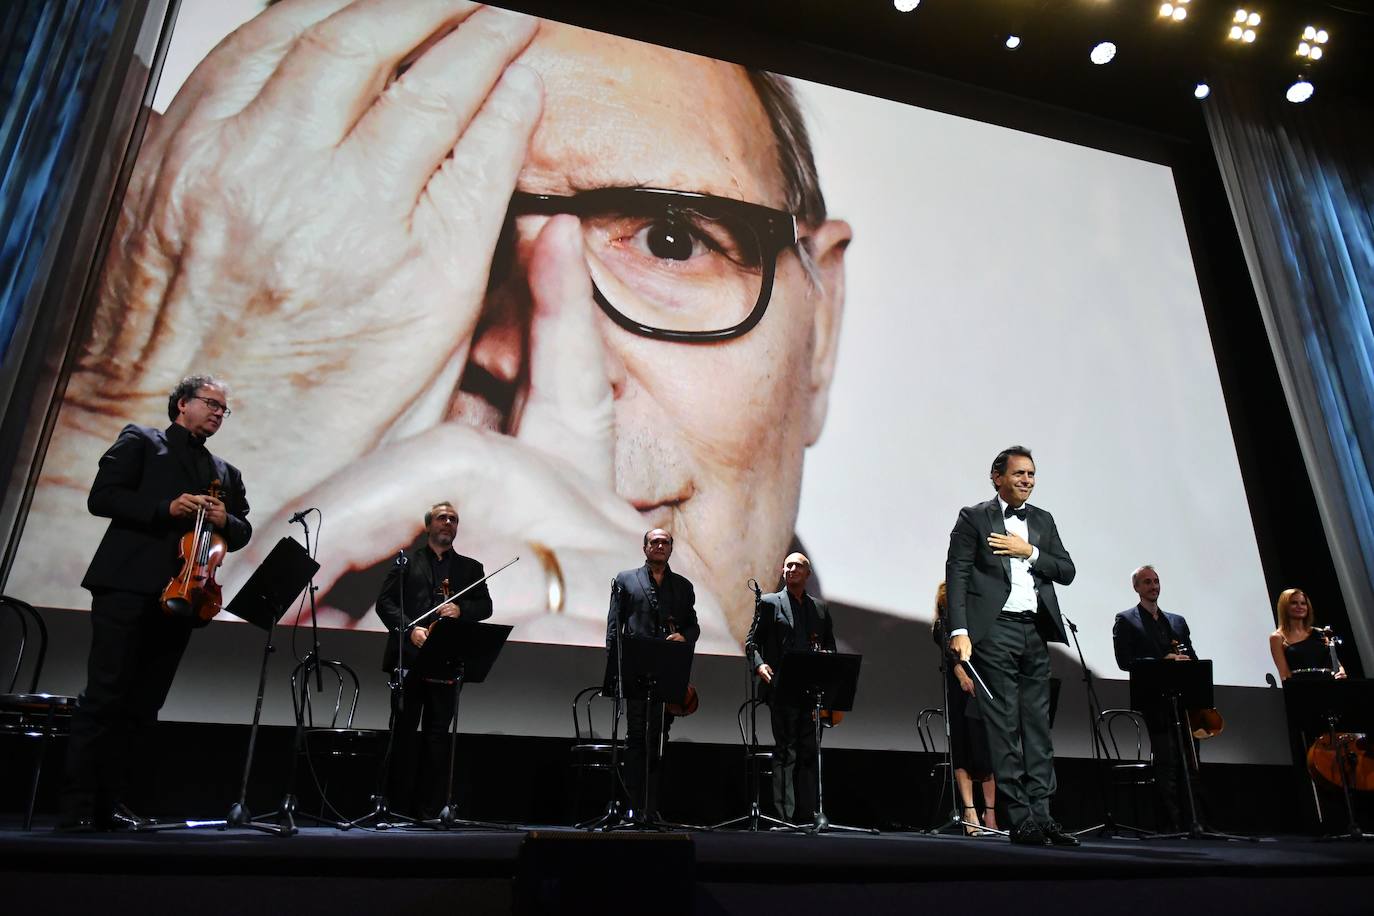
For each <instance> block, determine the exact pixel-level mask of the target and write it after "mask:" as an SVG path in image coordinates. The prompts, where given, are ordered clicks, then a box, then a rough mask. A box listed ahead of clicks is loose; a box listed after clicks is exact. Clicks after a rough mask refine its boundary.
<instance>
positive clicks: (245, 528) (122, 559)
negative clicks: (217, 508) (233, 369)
mask: <svg viewBox="0 0 1374 916" xmlns="http://www.w3.org/2000/svg"><path fill="white" fill-rule="evenodd" d="M169 430H170V427H169V429H168V430H162V429H154V428H153V427H148V426H135V425H133V424H129V425H128V426H126V427H124V429H122V430H121V431H120V433H119V438H118V439H116V440H115V442H114V445H111V446H110V447H109V449H107V450H106V452H105V454H104V455H101V456H100V467H99V469H98V470H97V471H96V474H95V482H94V483H92V484H91V492H90V495H89V496H88V497H87V498H86V507H87V508H88V509H89V510H90V512H91V514H92V515H98V516H100V517H102V518H108V519H109V520H110V525H109V527H108V528H106V529H105V536H104V537H103V538H101V540H100V545H99V546H98V547H96V550H95V556H94V557H92V558H91V565H90V566H89V567H88V568H87V569H86V576H85V578H83V579H82V580H81V586H82V587H83V588H86V589H89V590H91V591H101V590H111V589H117V590H120V591H129V592H139V593H142V594H151V595H156V594H160V593H161V592H162V590H163V589H164V588H166V587H167V583H168V582H169V581H171V578H172V576H173V575H175V574H176V573H177V571H178V570H179V569H180V568H181V563H180V561H179V560H178V559H177V542H178V541H179V540H180V539H181V536H182V535H183V534H185V533H186V532H187V531H189V530H191V527H192V524H193V523H192V521H191V520H189V519H179V518H172V516H171V513H170V508H171V504H172V501H173V500H175V499H176V498H177V497H178V496H180V495H181V494H183V493H195V494H204V493H205V491H206V488H207V487H208V486H209V484H210V481H209V480H206V479H204V476H205V474H206V473H207V472H208V471H209V468H204V467H201V466H198V465H197V463H196V461H195V459H194V458H193V456H192V454H191V452H190V450H189V449H188V448H184V447H175V446H174V445H169V443H168V438H167V437H168V432H169ZM207 454H208V455H209V459H210V465H211V467H212V468H213V473H214V475H215V477H216V478H218V479H219V481H220V486H221V498H222V500H223V502H224V508H225V511H226V513H227V515H228V520H227V522H226V524H225V526H224V529H223V530H221V531H220V532H219V533H220V534H222V535H223V536H224V540H225V543H226V545H227V546H228V548H229V549H230V550H238V549H239V548H241V547H243V546H244V545H245V544H247V543H248V539H249V538H250V537H252V535H253V528H252V526H251V525H249V524H248V519H247V516H248V497H247V494H245V492H244V489H243V477H242V475H240V474H239V471H238V468H236V467H234V466H233V465H232V464H229V463H228V462H226V461H224V460H222V459H220V458H218V457H216V456H215V455H213V454H210V453H208V452H207Z"/></svg>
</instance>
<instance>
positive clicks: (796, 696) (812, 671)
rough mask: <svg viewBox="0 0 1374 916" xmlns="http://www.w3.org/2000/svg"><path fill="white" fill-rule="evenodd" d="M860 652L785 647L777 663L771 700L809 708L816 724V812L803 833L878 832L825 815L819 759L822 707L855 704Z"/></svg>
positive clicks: (837, 708)
mask: <svg viewBox="0 0 1374 916" xmlns="http://www.w3.org/2000/svg"><path fill="white" fill-rule="evenodd" d="M862 664H863V656H862V655H850V654H848V653H841V652H804V651H799V650H796V649H790V650H788V652H787V654H786V655H784V656H783V659H782V664H780V665H778V675H777V677H776V678H775V680H776V682H777V683H776V684H775V685H774V691H775V692H774V694H773V697H774V700H773V701H774V702H775V703H781V704H782V705H784V706H791V707H794V708H799V709H805V708H806V707H810V708H811V715H812V718H813V721H814V725H815V728H816V812H815V817H814V818H813V820H812V822H811V823H810V824H807V825H801V826H798V827H797V828H796V829H798V830H802V831H805V832H806V833H811V834H819V833H828V832H832V831H835V832H841V831H842V832H846V833H877V832H878V831H876V830H873V829H871V828H869V827H849V826H846V825H844V824H833V823H831V822H830V818H828V817H826V815H825V773H824V768H823V766H822V761H821V734H822V732H823V729H824V725H823V723H822V721H821V720H822V716H821V710H822V709H829V710H831V711H833V712H848V711H849V710H851V709H853V708H854V692H855V691H856V690H857V689H858V687H859V668H860V667H861V666H862Z"/></svg>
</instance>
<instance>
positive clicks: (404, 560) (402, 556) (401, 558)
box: [396, 550, 410, 566]
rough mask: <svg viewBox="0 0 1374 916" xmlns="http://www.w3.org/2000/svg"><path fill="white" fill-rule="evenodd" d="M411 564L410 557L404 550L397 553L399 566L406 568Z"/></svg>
mask: <svg viewBox="0 0 1374 916" xmlns="http://www.w3.org/2000/svg"><path fill="white" fill-rule="evenodd" d="M409 562H410V557H408V556H406V552H405V551H404V550H398V551H396V565H397V566H405V565H406V564H408V563H409Z"/></svg>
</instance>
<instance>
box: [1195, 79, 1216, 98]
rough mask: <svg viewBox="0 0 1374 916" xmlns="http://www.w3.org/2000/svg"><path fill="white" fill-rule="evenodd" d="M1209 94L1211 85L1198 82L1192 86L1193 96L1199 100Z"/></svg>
mask: <svg viewBox="0 0 1374 916" xmlns="http://www.w3.org/2000/svg"><path fill="white" fill-rule="evenodd" d="M1211 94H1212V87H1211V86H1208V85H1207V84H1206V83H1198V84H1197V85H1196V86H1194V87H1193V98H1195V99H1198V100H1199V101H1201V100H1202V99H1205V98H1207V96H1209V95H1211Z"/></svg>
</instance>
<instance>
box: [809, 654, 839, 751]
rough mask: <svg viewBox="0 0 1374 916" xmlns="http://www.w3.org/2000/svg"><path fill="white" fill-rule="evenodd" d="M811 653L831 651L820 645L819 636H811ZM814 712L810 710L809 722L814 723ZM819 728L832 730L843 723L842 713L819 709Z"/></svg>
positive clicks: (834, 710)
mask: <svg viewBox="0 0 1374 916" xmlns="http://www.w3.org/2000/svg"><path fill="white" fill-rule="evenodd" d="M811 651H812V652H830V651H832V650H830V649H827V648H825V647H824V646H822V645H821V634H819V633H812V634H811ZM816 715H817V714H816V710H814V709H813V710H811V721H812V722H815V721H816ZM820 719H821V728H834V727H835V726H836V725H839V724H840V723H841V722H843V721H844V711H843V710H839V709H821V711H820Z"/></svg>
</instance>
